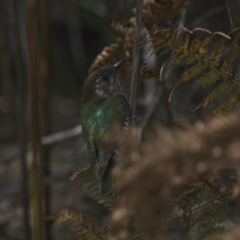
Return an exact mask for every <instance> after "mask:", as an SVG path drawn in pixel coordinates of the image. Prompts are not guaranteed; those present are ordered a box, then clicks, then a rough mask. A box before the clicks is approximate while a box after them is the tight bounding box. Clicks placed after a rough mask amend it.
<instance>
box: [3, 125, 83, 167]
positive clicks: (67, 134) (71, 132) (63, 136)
mask: <svg viewBox="0 0 240 240" xmlns="http://www.w3.org/2000/svg"><path fill="white" fill-rule="evenodd" d="M81 134H82V127H81V125H80V124H79V125H77V126H76V127H74V128H71V129H68V130H65V131H61V132H57V133H53V134H50V135H48V136H44V137H42V138H41V144H42V145H43V146H48V145H52V144H55V143H59V142H62V141H64V140H68V139H70V138H73V137H77V136H80V135H81ZM30 148H31V144H30V143H29V144H27V147H26V151H29V150H30ZM19 156H20V150H19V149H17V150H16V151H14V152H13V153H11V154H10V155H8V156H6V157H2V158H1V159H0V163H2V164H7V163H8V162H10V161H12V160H14V159H15V158H17V157H19Z"/></svg>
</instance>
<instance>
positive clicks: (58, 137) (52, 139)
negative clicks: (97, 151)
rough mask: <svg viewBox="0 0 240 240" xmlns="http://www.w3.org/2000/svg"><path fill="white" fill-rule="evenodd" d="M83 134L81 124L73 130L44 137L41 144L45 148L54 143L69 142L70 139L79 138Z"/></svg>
mask: <svg viewBox="0 0 240 240" xmlns="http://www.w3.org/2000/svg"><path fill="white" fill-rule="evenodd" d="M81 134H82V126H81V125H80V124H79V125H77V126H76V127H74V128H71V129H68V130H65V131H62V132H57V133H53V134H51V135H48V136H44V137H42V141H41V143H42V145H44V146H47V145H52V144H54V143H57V142H61V141H64V140H67V139H69V138H73V137H76V136H79V135H81Z"/></svg>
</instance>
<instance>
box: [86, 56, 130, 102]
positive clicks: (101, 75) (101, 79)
mask: <svg viewBox="0 0 240 240" xmlns="http://www.w3.org/2000/svg"><path fill="white" fill-rule="evenodd" d="M125 61H126V60H121V61H119V62H117V63H116V64H114V65H112V66H104V67H101V68H99V69H97V70H96V71H95V72H93V73H92V74H91V75H90V76H89V77H88V78H87V79H86V81H85V84H84V90H83V91H84V95H85V97H86V98H89V97H90V96H95V97H97V98H106V97H109V96H112V95H115V94H117V93H122V92H123V91H122V88H121V84H120V81H119V77H118V70H119V68H120V67H121V66H122V64H123V63H124V62H125Z"/></svg>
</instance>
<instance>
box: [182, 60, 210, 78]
mask: <svg viewBox="0 0 240 240" xmlns="http://www.w3.org/2000/svg"><path fill="white" fill-rule="evenodd" d="M206 67H207V66H206V65H205V64H204V63H203V62H199V63H198V64H196V65H194V66H193V67H192V68H190V69H189V70H188V71H187V72H186V73H184V74H183V76H182V77H181V79H180V81H181V82H185V81H188V80H190V79H192V78H193V77H196V76H197V75H199V74H201V73H202V72H203V71H204V69H205V68H206Z"/></svg>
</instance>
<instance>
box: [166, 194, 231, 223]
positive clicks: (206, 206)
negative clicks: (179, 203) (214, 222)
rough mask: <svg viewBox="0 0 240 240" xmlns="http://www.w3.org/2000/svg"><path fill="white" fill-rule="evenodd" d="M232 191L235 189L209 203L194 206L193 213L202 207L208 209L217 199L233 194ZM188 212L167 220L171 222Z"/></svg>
mask: <svg viewBox="0 0 240 240" xmlns="http://www.w3.org/2000/svg"><path fill="white" fill-rule="evenodd" d="M232 193H233V191H229V192H226V193H224V194H222V195H221V196H218V197H217V198H214V199H213V200H211V201H209V202H207V203H205V204H203V205H201V206H198V207H195V208H193V209H192V210H191V213H192V212H195V211H197V210H199V209H202V208H204V209H206V208H208V207H209V206H210V205H212V204H214V203H215V202H216V201H218V200H220V199H222V198H224V197H226V196H228V195H231V194H232ZM187 214H189V212H184V213H181V214H178V215H176V216H174V217H172V218H169V219H167V220H166V222H170V221H172V220H174V219H176V218H179V217H183V216H184V215H187Z"/></svg>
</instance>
